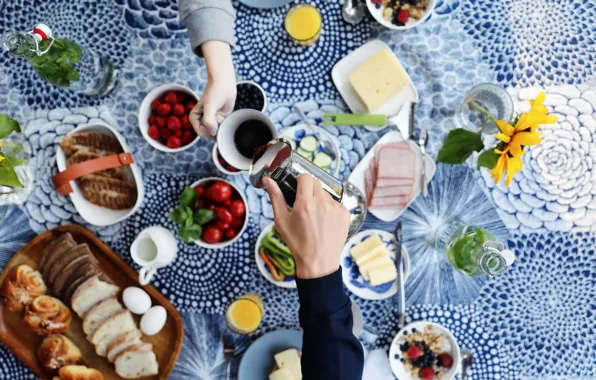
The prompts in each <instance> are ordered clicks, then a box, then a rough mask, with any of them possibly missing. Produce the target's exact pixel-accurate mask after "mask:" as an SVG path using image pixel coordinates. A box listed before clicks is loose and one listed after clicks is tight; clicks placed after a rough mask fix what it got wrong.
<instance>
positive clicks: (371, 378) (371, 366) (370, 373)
mask: <svg viewBox="0 0 596 380" xmlns="http://www.w3.org/2000/svg"><path fill="white" fill-rule="evenodd" d="M394 379H395V377H393V373H392V372H391V366H390V365H389V357H388V356H387V351H385V350H381V349H379V350H373V351H370V352H369V353H368V355H366V357H365V359H364V371H363V372H362V380H394Z"/></svg>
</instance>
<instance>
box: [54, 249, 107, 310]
mask: <svg viewBox="0 0 596 380" xmlns="http://www.w3.org/2000/svg"><path fill="white" fill-rule="evenodd" d="M96 264H97V260H96V259H95V257H94V256H93V255H92V254H91V255H84V256H82V257H81V258H80V260H77V261H76V262H73V263H72V264H70V265H66V266H65V267H64V269H63V270H62V271H60V273H58V275H57V276H56V278H55V279H54V284H53V288H54V293H56V294H57V295H58V296H59V297H64V295H65V294H66V290H67V289H68V287H69V285H71V284H72V283H73V282H75V281H76V280H78V279H79V278H81V277H82V276H83V275H84V274H85V273H86V272H88V271H89V269H90V268H91V267H93V268H94V269H96ZM97 265H98V264H97ZM98 272H99V270H98ZM89 277H90V276H89ZM87 279H88V278H87ZM79 285H80V284H79ZM64 301H66V302H67V303H69V304H70V301H68V300H66V299H65V300H64Z"/></svg>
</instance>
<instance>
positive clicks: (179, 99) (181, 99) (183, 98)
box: [176, 92, 187, 103]
mask: <svg viewBox="0 0 596 380" xmlns="http://www.w3.org/2000/svg"><path fill="white" fill-rule="evenodd" d="M186 97H187V95H186V93H185V92H177V93H176V100H177V102H176V103H184V102H185V101H186Z"/></svg>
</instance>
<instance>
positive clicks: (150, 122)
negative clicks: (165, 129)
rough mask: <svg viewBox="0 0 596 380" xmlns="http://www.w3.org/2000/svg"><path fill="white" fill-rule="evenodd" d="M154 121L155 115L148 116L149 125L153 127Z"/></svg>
mask: <svg viewBox="0 0 596 380" xmlns="http://www.w3.org/2000/svg"><path fill="white" fill-rule="evenodd" d="M155 119H157V116H155V115H151V116H149V120H148V121H149V125H155Z"/></svg>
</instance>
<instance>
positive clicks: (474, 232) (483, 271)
mask: <svg viewBox="0 0 596 380" xmlns="http://www.w3.org/2000/svg"><path fill="white" fill-rule="evenodd" d="M435 246H436V247H437V248H438V249H439V250H442V251H444V252H445V254H446V255H447V260H448V261H449V263H450V264H451V265H452V266H453V267H454V268H455V269H457V270H458V271H460V272H462V273H464V274H466V275H468V276H473V277H480V276H490V277H496V276H500V275H501V274H503V273H504V272H505V270H506V269H507V267H508V266H510V265H511V264H513V262H514V261H515V255H514V254H513V252H512V251H511V250H509V249H507V248H506V246H505V245H504V244H503V243H502V242H500V241H498V240H497V239H496V238H495V237H494V236H493V235H492V234H491V233H490V232H488V231H486V230H484V229H482V228H478V227H474V226H470V225H468V224H465V223H463V222H461V221H458V220H455V221H452V222H450V223H446V224H445V225H444V226H443V227H442V228H440V229H439V231H437V234H436V237H435Z"/></svg>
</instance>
